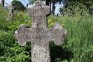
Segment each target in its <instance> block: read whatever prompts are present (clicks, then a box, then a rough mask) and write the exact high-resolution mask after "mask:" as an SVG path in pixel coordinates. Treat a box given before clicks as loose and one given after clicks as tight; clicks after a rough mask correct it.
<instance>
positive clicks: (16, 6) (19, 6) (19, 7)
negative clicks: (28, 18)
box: [12, 0, 26, 11]
mask: <svg viewBox="0 0 93 62" xmlns="http://www.w3.org/2000/svg"><path fill="white" fill-rule="evenodd" d="M12 5H13V7H14V10H18V11H24V10H26V8H25V6H24V5H23V4H22V3H21V2H20V1H17V0H13V1H12Z"/></svg>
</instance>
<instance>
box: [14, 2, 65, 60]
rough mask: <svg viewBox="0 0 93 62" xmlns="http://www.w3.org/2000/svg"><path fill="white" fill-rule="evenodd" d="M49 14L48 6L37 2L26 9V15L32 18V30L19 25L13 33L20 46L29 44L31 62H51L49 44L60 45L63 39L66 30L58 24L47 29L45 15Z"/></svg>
mask: <svg viewBox="0 0 93 62" xmlns="http://www.w3.org/2000/svg"><path fill="white" fill-rule="evenodd" d="M49 13H50V8H49V6H46V5H44V4H43V3H42V1H40V0H37V1H36V2H35V3H34V5H33V7H32V8H30V9H28V14H29V15H30V16H31V17H32V28H27V26H25V25H20V27H19V28H18V30H17V31H15V37H16V38H17V40H18V43H19V44H20V45H21V46H24V45H25V44H26V42H28V41H30V42H31V59H32V62H51V58H50V48H49V42H50V41H54V43H55V44H56V45H61V44H62V43H63V41H64V39H65V35H66V30H65V29H64V28H63V27H62V26H61V25H60V24H59V23H57V24H56V25H55V26H54V27H52V28H50V29H48V28H47V20H46V15H47V14H49Z"/></svg>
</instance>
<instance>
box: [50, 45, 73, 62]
mask: <svg viewBox="0 0 93 62" xmlns="http://www.w3.org/2000/svg"><path fill="white" fill-rule="evenodd" d="M50 55H51V62H57V61H62V60H67V61H68V62H69V61H71V59H72V58H73V53H72V52H71V51H68V50H67V49H63V48H62V47H61V46H57V45H54V44H52V45H50Z"/></svg>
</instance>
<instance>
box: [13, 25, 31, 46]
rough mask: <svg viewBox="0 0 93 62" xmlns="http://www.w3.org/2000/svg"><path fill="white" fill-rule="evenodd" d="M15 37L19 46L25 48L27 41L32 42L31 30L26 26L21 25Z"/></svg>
mask: <svg viewBox="0 0 93 62" xmlns="http://www.w3.org/2000/svg"><path fill="white" fill-rule="evenodd" d="M14 36H15V38H16V39H17V40H18V43H19V45H21V46H24V45H25V44H26V42H27V41H30V29H29V28H27V26H25V25H20V26H19V28H18V30H17V31H15V33H14Z"/></svg>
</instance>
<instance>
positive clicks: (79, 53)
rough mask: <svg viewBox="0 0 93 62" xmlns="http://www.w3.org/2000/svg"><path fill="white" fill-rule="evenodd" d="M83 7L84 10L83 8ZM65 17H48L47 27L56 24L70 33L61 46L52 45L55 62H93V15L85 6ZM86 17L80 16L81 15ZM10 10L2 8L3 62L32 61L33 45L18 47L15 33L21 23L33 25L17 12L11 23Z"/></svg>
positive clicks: (0, 61)
mask: <svg viewBox="0 0 93 62" xmlns="http://www.w3.org/2000/svg"><path fill="white" fill-rule="evenodd" d="M80 6H81V7H82V9H81V8H80ZM72 9H73V12H74V15H73V14H71V13H73V12H71V10H69V8H68V9H67V12H65V13H64V15H63V16H60V17H56V16H52V15H51V16H50V17H48V23H49V25H48V27H49V28H51V27H53V26H54V25H55V23H56V22H60V24H61V25H62V26H63V27H64V28H65V29H66V30H67V37H66V39H65V42H64V44H63V45H61V46H56V45H55V44H54V43H50V47H51V48H50V52H51V60H52V62H93V16H92V15H90V14H89V13H88V12H87V11H86V8H85V6H83V5H82V4H80V5H79V6H78V5H75V6H73V7H72ZM82 11H83V14H82V15H81V12H82ZM7 18H8V11H7V10H5V9H3V8H2V7H1V6H0V62H29V61H30V53H31V52H30V49H31V48H30V47H31V46H30V44H29V43H28V44H27V45H26V46H24V47H20V46H19V45H18V43H16V42H17V40H15V38H14V32H15V30H17V28H18V26H19V25H20V24H27V25H28V26H31V24H30V23H31V20H30V17H29V16H28V15H27V13H25V12H19V13H17V14H16V15H15V16H14V17H13V18H12V19H11V20H9V19H7Z"/></svg>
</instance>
